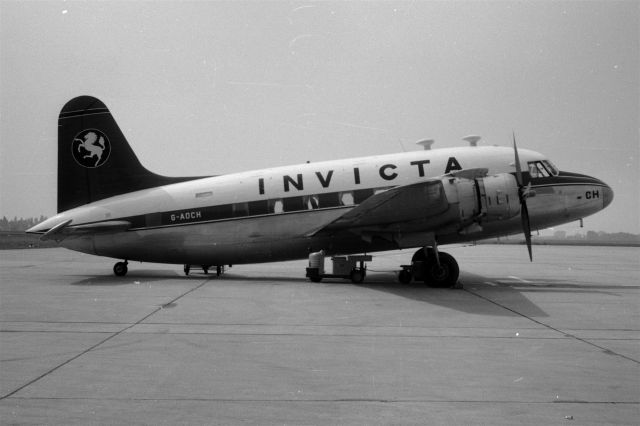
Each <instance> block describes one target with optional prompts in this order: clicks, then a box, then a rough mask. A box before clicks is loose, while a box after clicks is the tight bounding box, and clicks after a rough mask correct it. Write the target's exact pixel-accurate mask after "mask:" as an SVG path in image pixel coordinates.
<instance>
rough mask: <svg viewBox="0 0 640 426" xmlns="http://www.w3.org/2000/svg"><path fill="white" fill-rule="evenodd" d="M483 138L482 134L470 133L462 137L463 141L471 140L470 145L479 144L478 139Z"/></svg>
mask: <svg viewBox="0 0 640 426" xmlns="http://www.w3.org/2000/svg"><path fill="white" fill-rule="evenodd" d="M480 139H482V136H478V135H469V136H465V137H464V138H462V140H463V141H467V142H469V146H478V141H479V140H480Z"/></svg>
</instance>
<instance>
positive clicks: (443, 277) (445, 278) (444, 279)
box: [425, 252, 460, 288]
mask: <svg viewBox="0 0 640 426" xmlns="http://www.w3.org/2000/svg"><path fill="white" fill-rule="evenodd" d="M439 256H440V266H438V263H437V262H436V259H435V257H431V256H430V257H429V260H428V263H427V265H426V268H425V269H426V271H425V272H426V274H425V282H426V283H427V284H428V285H429V286H430V287H438V288H445V287H453V286H454V285H455V284H456V283H457V282H458V277H459V276H460V267H459V266H458V262H456V260H455V259H454V258H453V256H451V255H450V254H449V253H444V252H440V253H439Z"/></svg>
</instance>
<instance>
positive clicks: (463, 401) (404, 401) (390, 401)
mask: <svg viewBox="0 0 640 426" xmlns="http://www.w3.org/2000/svg"><path fill="white" fill-rule="evenodd" d="M11 399H13V400H19V399H20V400H29V401H34V400H39V401H48V400H54V401H56V400H60V401H134V402H156V401H182V402H184V401H193V402H232V403H247V402H249V403H255V402H269V403H319V402H331V403H336V402H337V403H351V402H365V403H388V404H411V403H416V404H425V403H428V404H554V405H557V404H601V405H639V404H640V401H588V400H562V399H561V400H557V399H554V400H549V401H524V400H511V401H508V400H482V399H456V400H442V399H382V398H308V399H275V398H270V399H268V398H246V399H243V398H198V397H192V398H180V397H176V398H104V397H99V398H98V397H72V396H59V397H56V396H46V397H43V396H35V397H26V396H16V397H13V398H11Z"/></svg>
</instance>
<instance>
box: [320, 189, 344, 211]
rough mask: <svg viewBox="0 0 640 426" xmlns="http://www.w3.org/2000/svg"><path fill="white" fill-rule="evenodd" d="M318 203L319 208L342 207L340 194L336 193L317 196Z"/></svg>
mask: <svg viewBox="0 0 640 426" xmlns="http://www.w3.org/2000/svg"><path fill="white" fill-rule="evenodd" d="M318 202H319V203H320V207H321V208H326V207H339V206H341V205H342V204H341V203H340V194H339V193H337V192H332V193H330V194H320V195H318Z"/></svg>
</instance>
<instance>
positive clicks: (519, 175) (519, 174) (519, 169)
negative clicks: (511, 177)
mask: <svg viewBox="0 0 640 426" xmlns="http://www.w3.org/2000/svg"><path fill="white" fill-rule="evenodd" d="M513 152H514V153H515V157H516V180H517V181H518V186H522V185H524V181H523V179H522V167H520V157H519V156H518V147H517V146H516V132H513Z"/></svg>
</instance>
